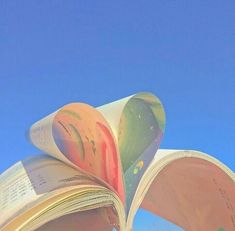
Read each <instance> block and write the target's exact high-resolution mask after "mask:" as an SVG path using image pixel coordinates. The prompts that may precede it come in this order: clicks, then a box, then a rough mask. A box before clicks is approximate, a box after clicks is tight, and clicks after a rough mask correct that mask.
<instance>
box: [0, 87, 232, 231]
mask: <svg viewBox="0 0 235 231" xmlns="http://www.w3.org/2000/svg"><path fill="white" fill-rule="evenodd" d="M164 128H165V113H164V109H163V106H162V104H161V102H160V100H159V99H158V98H157V97H155V96H154V95H152V94H151V93H147V92H142V93H138V94H135V95H132V96H129V97H126V98H124V99H120V100H118V101H115V102H112V103H109V104H106V105H103V106H101V107H98V108H94V107H92V106H89V105H87V104H84V103H71V104H68V105H65V106H63V107H62V108H60V109H58V110H57V111H56V112H54V113H52V114H50V115H48V116H46V117H45V118H43V119H41V120H39V121H38V122H36V123H35V124H33V125H32V127H31V128H30V129H29V138H30V140H31V142H32V143H33V144H34V145H35V146H36V147H38V148H39V149H40V150H41V151H42V152H43V154H39V155H36V156H32V157H30V158H28V159H25V160H23V161H20V162H18V163H16V164H15V165H14V166H12V167H11V168H9V169H8V170H6V171H5V172H4V173H2V174H1V175H0V211H1V213H0V230H1V231H33V230H36V231H67V230H70V231H77V230H82V231H93V230H97V231H112V230H113V228H115V229H116V230H118V231H131V230H132V225H133V220H134V217H135V214H136V212H137V210H138V208H139V207H141V208H143V209H145V210H147V211H149V212H151V213H153V214H155V215H157V216H161V217H162V218H164V219H166V220H168V221H170V222H172V223H174V224H176V225H178V226H180V227H182V228H183V229H184V230H187V231H198V230H207V231H235V182H234V181H235V176H234V173H233V172H232V170H230V169H228V168H227V167H226V166H225V165H223V164H222V163H221V162H220V161H218V160H216V159H215V158H213V157H211V156H210V155H207V154H204V153H202V152H198V151H192V150H163V149H160V150H158V148H159V145H160V141H161V139H162V137H163V133H164ZM47 154H48V155H47ZM91 221H92V222H91ZM146 229H147V228H146Z"/></svg>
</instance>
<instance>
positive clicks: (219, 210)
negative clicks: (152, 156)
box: [141, 158, 235, 231]
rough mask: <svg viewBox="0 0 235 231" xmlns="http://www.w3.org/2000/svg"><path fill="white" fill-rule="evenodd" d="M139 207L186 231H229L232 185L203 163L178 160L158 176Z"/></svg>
mask: <svg viewBox="0 0 235 231" xmlns="http://www.w3.org/2000/svg"><path fill="white" fill-rule="evenodd" d="M141 207H142V208H144V209H146V210H149V211H150V212H152V213H155V214H156V215H159V216H162V217H163V218H165V219H167V220H169V221H171V222H173V223H175V224H177V225H179V226H181V227H182V228H184V229H185V230H187V231H198V230H207V231H210V230H216V231H232V230H235V183H234V181H233V180H232V179H231V178H230V177H229V176H228V175H227V174H226V173H225V172H224V171H222V170H221V169H220V168H219V167H218V166H216V165H214V164H212V163H210V162H208V161H206V160H202V159H199V158H182V159H178V160H175V161H173V162H171V163H170V164H169V165H168V166H166V167H165V168H164V169H163V170H162V171H161V172H160V173H159V175H158V176H157V177H156V179H155V180H154V182H153V183H152V185H151V186H150V189H149V191H148V193H147V195H146V197H145V198H144V200H143V202H142V204H141Z"/></svg>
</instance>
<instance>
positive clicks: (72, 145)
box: [29, 103, 125, 203]
mask: <svg viewBox="0 0 235 231" xmlns="http://www.w3.org/2000/svg"><path fill="white" fill-rule="evenodd" d="M29 133H30V134H29V137H30V139H31V141H32V143H33V144H35V145H36V146H37V147H38V148H40V149H41V150H43V151H44V152H46V153H48V154H50V155H52V156H53V157H56V158H57V159H60V160H62V161H63V162H66V163H69V164H70V165H73V166H76V167H77V168H78V169H81V170H83V171H85V172H87V173H89V174H92V175H93V176H95V177H98V178H99V179H101V180H103V181H104V182H106V183H107V184H108V185H109V188H111V189H112V190H113V191H115V192H117V194H118V195H119V197H120V198H121V200H122V201H123V203H125V202H124V200H125V199H124V198H125V193H124V185H123V179H122V167H121V160H120V155H119V151H118V148H117V144H116V141H115V138H114V135H113V133H112V130H111V128H110V127H109V125H108V123H107V122H106V120H105V119H104V117H103V116H102V115H101V113H99V112H98V111H97V110H96V109H94V108H92V107H91V106H89V105H87V104H82V103H72V104H68V105H65V106H64V107H62V108H61V109H59V110H58V111H56V112H55V113H53V114H51V115H49V116H47V117H45V118H44V119H42V120H40V121H39V122H37V123H35V124H34V125H33V126H32V127H31V129H30V132H29Z"/></svg>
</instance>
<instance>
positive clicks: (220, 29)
mask: <svg viewBox="0 0 235 231" xmlns="http://www.w3.org/2000/svg"><path fill="white" fill-rule="evenodd" d="M234 22H235V1H234V0H225V1H218V0H213V1H212V0H206V1H205V0H204V1H202V0H197V1H196V0H195V1H194V0H191V1H186V0H177V1H173V0H167V1H163V0H158V1H156V0H148V1H143V0H142V1H138V0H135V1H132V0H131V1H124V0H119V1H110V0H102V1H90V0H84V1H80V0H77V1H72V0H70V1H60V0H56V1H55V0H51V1H47V0H41V1H24V0H22V1H14V0H13V1H7V0H1V1H0V99H1V114H0V118H1V129H0V145H1V154H0V172H2V171H3V170H5V169H6V168H7V167H9V166H11V165H12V164H13V163H15V162H16V161H18V160H21V159H23V158H25V157H26V156H28V155H32V154H36V153H38V151H37V149H36V148H34V147H32V146H31V144H29V143H28V141H27V140H26V138H25V132H26V130H27V129H28V127H29V126H30V125H31V124H32V123H33V122H35V121H36V120H38V119H40V118H42V117H43V116H45V115H47V114H48V113H50V112H53V111H55V110H56V109H57V108H59V107H60V106H62V105H64V104H66V103H69V102H73V101H82V102H87V103H89V104H91V105H94V106H98V105H102V104H104V103H107V102H110V101H113V100H116V99H119V98H122V97H125V96H128V95H130V94H133V93H135V92H139V91H150V92H153V93H154V94H156V95H158V96H159V97H160V99H161V100H162V102H163V104H164V106H165V109H166V115H167V125H166V133H165V137H164V140H163V142H162V145H161V147H162V148H178V149H196V150H201V151H204V152H207V153H209V154H212V155H213V156H215V157H216V158H218V159H219V160H221V161H222V162H224V163H225V164H226V165H228V166H229V167H230V168H231V169H232V170H233V171H234V170H235V155H234V141H235V126H234V125H235V122H234V115H235V23H234ZM137 216H138V218H139V219H138V220H139V221H138V222H137V223H136V225H135V230H142V229H141V224H142V225H143V224H144V221H145V223H146V221H151V222H150V223H151V225H153V224H155V223H154V222H157V221H156V220H155V221H153V220H152V217H151V216H150V215H147V213H144V212H143V211H141V212H140V213H138V215H137ZM141 217H142V218H141ZM141 220H142V221H141ZM140 221H141V222H140ZM150 223H149V224H150ZM146 224H147V223H146ZM146 224H145V225H146ZM159 224H161V222H160V221H159ZM144 227H145V228H146V227H147V226H144ZM149 227H150V228H148V230H149V231H151V230H156V229H154V228H152V229H151V227H156V226H154V225H153V226H149ZM165 230H166V231H169V230H177V229H176V228H169V227H168V228H167V225H166V226H165ZM161 231H164V228H162V229H161Z"/></svg>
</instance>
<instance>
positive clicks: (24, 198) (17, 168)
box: [0, 162, 40, 227]
mask: <svg viewBox="0 0 235 231" xmlns="http://www.w3.org/2000/svg"><path fill="white" fill-rule="evenodd" d="M39 197H40V195H37V193H36V192H35V190H34V188H33V186H32V183H31V181H30V179H29V177H28V175H27V173H26V171H25V169H24V166H23V164H22V162H18V163H16V164H15V165H14V166H12V167H11V168H9V169H8V170H7V171H5V172H4V173H3V174H1V175H0V211H1V213H0V227H2V226H3V225H4V224H5V223H6V222H7V221H8V220H10V218H12V217H14V216H16V215H17V213H19V212H20V211H21V209H22V208H23V207H25V205H27V204H30V203H31V202H33V201H35V200H37V199H38V198H39Z"/></svg>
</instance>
